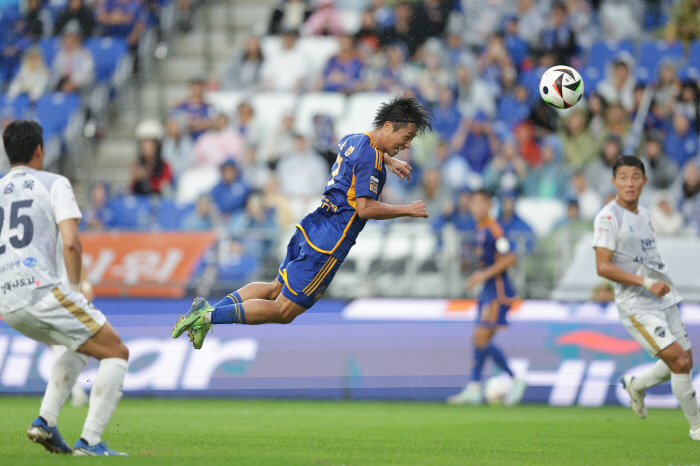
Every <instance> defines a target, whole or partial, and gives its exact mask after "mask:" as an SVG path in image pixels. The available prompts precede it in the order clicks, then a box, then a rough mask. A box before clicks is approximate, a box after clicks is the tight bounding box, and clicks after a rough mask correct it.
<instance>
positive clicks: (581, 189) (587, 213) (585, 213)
mask: <svg viewBox="0 0 700 466" xmlns="http://www.w3.org/2000/svg"><path fill="white" fill-rule="evenodd" d="M611 178H612V170H610V173H609V174H608V176H607V177H606V180H607V181H608V182H609V181H610V179H611ZM568 197H569V198H571V199H576V201H577V202H578V206H579V209H580V212H581V218H582V219H583V220H587V221H590V220H593V219H594V218H595V216H596V215H598V212H599V211H600V209H601V207H603V203H602V201H601V197H600V194H598V193H597V192H596V191H594V190H593V189H591V188H590V187H589V183H588V180H587V179H586V174H585V173H584V172H582V171H578V172H576V173H574V175H573V176H572V177H571V182H570V183H569V192H568Z"/></svg>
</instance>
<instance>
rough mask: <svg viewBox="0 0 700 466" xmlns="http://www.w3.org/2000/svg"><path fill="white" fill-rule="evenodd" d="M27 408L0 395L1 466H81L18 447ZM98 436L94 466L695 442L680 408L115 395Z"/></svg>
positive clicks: (65, 422)
mask: <svg viewBox="0 0 700 466" xmlns="http://www.w3.org/2000/svg"><path fill="white" fill-rule="evenodd" d="M39 402H40V400H39V398H36V397H33V398H30V397H14V396H3V397H0V419H1V421H0V463H1V464H3V465H15V464H16V465H23V466H26V465H29V464H31V465H44V464H51V465H63V464H76V462H80V461H81V460H80V459H78V458H73V457H71V456H63V455H61V456H59V455H51V454H49V453H48V452H46V451H45V450H44V449H43V448H42V447H41V446H39V445H34V444H32V443H31V442H30V441H29V440H28V439H27V437H26V429H27V427H28V426H29V423H30V422H31V420H32V419H33V418H34V417H35V416H36V413H37V412H38V408H39ZM86 413H87V409H86V408H82V409H74V408H71V407H70V406H69V405H66V407H65V408H64V410H63V412H62V413H61V417H60V419H59V426H60V428H61V432H62V434H63V436H64V437H66V440H67V441H68V443H69V444H71V445H72V443H73V442H75V439H76V438H77V436H78V435H79V433H80V429H81V427H82V423H83V420H84V418H85V415H86ZM104 439H105V440H107V441H109V442H111V443H110V446H111V447H113V448H115V449H117V450H121V451H126V452H128V453H130V454H131V455H132V456H131V457H130V458H123V459H111V460H104V459H103V460H96V461H98V462H99V463H100V464H104V463H103V461H112V463H114V462H115V461H116V462H118V463H119V464H144V465H145V464H148V465H152V464H167V465H168V466H176V465H199V464H202V465H207V466H215V465H227V466H230V465H285V466H287V465H321V466H326V465H328V466H330V465H409V464H424V465H463V464H513V465H525V464H532V465H543V464H547V465H549V464H562V465H575V464H582V465H609V464H630V465H639V464H656V465H670V464H698V463H700V451H698V447H699V446H700V442H693V441H691V440H689V439H688V427H687V423H686V420H685V418H684V417H683V414H682V413H681V411H680V410H650V412H649V417H648V418H647V419H646V420H643V421H642V420H639V419H637V418H636V417H635V416H634V414H633V413H632V412H631V410H629V409H624V408H621V407H606V408H550V407H545V406H534V405H530V406H519V407H516V408H503V407H488V406H483V407H454V406H447V405H443V404H438V403H398V402H396V403H384V402H339V401H279V400H223V399H214V400H205V399H188V400H172V399H129V398H125V399H123V400H122V402H121V403H120V404H119V407H118V408H117V411H116V413H115V416H114V417H113V418H112V421H111V423H110V425H109V426H108V428H107V432H106V433H105V435H104ZM83 463H84V460H83ZM83 463H81V464H83ZM112 463H110V464H112ZM85 464H87V463H85Z"/></svg>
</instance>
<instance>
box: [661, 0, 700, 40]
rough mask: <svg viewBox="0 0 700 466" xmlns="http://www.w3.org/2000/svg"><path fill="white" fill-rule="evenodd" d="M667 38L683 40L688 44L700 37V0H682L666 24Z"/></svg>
mask: <svg viewBox="0 0 700 466" xmlns="http://www.w3.org/2000/svg"><path fill="white" fill-rule="evenodd" d="M666 27H667V30H666V39H667V40H668V41H673V40H675V39H679V40H682V41H683V42H684V43H685V44H686V45H687V44H688V43H689V42H690V41H691V40H696V39H699V38H700V0H680V1H679V2H677V3H676V5H675V7H674V9H673V13H672V15H671V20H670V21H669V22H668V25H667V26H666Z"/></svg>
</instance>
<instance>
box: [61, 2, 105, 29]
mask: <svg viewBox="0 0 700 466" xmlns="http://www.w3.org/2000/svg"><path fill="white" fill-rule="evenodd" d="M72 22H74V23H77V25H78V27H79V28H80V35H81V36H82V37H90V36H92V32H93V31H94V29H95V15H94V13H93V11H92V9H90V7H88V6H87V5H85V3H84V2H83V0H68V5H67V6H66V8H65V9H64V10H63V11H61V13H60V14H59V15H58V19H57V20H56V27H55V31H54V34H55V35H59V34H62V33H63V29H64V28H65V27H67V26H68V24H70V23H72Z"/></svg>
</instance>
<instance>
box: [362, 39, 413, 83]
mask: <svg viewBox="0 0 700 466" xmlns="http://www.w3.org/2000/svg"><path fill="white" fill-rule="evenodd" d="M383 55H384V57H385V59H384V60H383V63H382V65H381V67H376V68H373V69H370V70H368V73H367V74H368V76H367V78H366V79H365V81H366V87H367V90H369V91H377V92H389V93H392V94H393V93H397V92H401V91H402V90H403V76H404V71H405V67H406V63H405V58H404V47H402V46H399V45H392V46H389V47H384V49H383Z"/></svg>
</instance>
